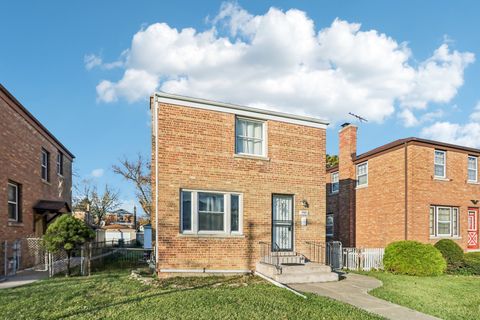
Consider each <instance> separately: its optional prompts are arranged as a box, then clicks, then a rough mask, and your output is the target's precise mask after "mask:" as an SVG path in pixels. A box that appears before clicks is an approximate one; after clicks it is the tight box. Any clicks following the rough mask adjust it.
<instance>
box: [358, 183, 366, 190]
mask: <svg viewBox="0 0 480 320" xmlns="http://www.w3.org/2000/svg"><path fill="white" fill-rule="evenodd" d="M367 187H368V184H364V185H361V186H356V187H355V190H358V189H364V188H367Z"/></svg>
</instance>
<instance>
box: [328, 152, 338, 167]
mask: <svg viewBox="0 0 480 320" xmlns="http://www.w3.org/2000/svg"><path fill="white" fill-rule="evenodd" d="M337 165H338V156H337V155H329V154H327V169H329V168H333V167H335V166H337Z"/></svg>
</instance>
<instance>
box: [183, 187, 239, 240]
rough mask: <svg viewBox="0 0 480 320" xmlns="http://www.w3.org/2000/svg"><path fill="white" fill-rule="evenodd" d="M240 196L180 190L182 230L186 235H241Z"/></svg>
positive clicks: (228, 193)
mask: <svg viewBox="0 0 480 320" xmlns="http://www.w3.org/2000/svg"><path fill="white" fill-rule="evenodd" d="M242 208H243V207H242V195H241V194H238V193H230V192H204V191H195V190H182V191H181V209H180V220H181V223H180V225H181V231H182V233H185V234H189V233H190V234H241V233H242V219H243V217H242Z"/></svg>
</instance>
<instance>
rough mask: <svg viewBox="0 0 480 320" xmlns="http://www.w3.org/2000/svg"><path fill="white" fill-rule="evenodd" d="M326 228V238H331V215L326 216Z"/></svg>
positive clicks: (332, 223)
mask: <svg viewBox="0 0 480 320" xmlns="http://www.w3.org/2000/svg"><path fill="white" fill-rule="evenodd" d="M326 226H327V230H326V236H327V237H333V227H334V220H333V214H327V223H326Z"/></svg>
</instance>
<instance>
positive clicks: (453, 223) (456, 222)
mask: <svg viewBox="0 0 480 320" xmlns="http://www.w3.org/2000/svg"><path fill="white" fill-rule="evenodd" d="M432 209H433V230H432V228H431V226H430V225H429V233H430V237H432V238H459V237H460V209H459V208H458V207H450V206H430V209H429V215H430V217H429V224H430V221H431V220H432V217H431V215H432ZM438 209H449V210H450V221H449V222H450V233H448V234H446V233H438V229H439V228H438V224H439V221H438ZM455 218H456V219H455ZM443 223H445V222H443ZM432 231H433V232H432ZM455 231H456V232H455Z"/></svg>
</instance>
